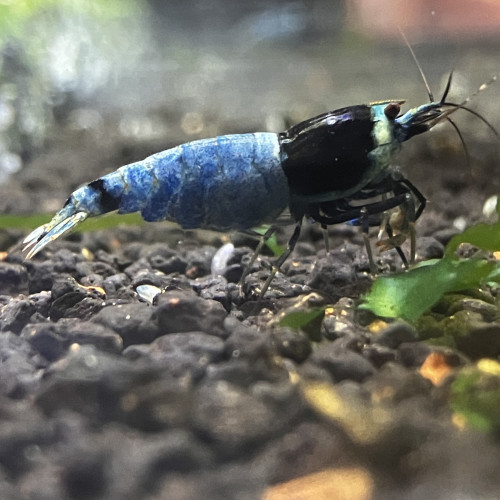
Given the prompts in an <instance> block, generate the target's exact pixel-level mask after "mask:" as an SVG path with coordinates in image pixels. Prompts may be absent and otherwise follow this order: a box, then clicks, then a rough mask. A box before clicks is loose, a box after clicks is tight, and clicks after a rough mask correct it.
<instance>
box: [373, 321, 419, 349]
mask: <svg viewBox="0 0 500 500" xmlns="http://www.w3.org/2000/svg"><path fill="white" fill-rule="evenodd" d="M416 340H417V332H416V331H415V329H414V328H413V327H412V326H411V325H409V324H408V323H403V322H400V321H398V322H395V323H391V324H390V325H389V326H388V327H386V328H384V330H382V331H381V332H380V333H378V334H377V335H374V336H373V341H374V342H375V343H376V344H379V345H381V346H385V347H389V348H390V349H396V348H397V347H398V346H399V345H400V344H402V343H403V342H415V341H416Z"/></svg>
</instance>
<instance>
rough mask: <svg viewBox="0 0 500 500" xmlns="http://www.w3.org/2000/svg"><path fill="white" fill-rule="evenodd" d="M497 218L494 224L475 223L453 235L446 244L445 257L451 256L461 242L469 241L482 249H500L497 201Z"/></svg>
mask: <svg viewBox="0 0 500 500" xmlns="http://www.w3.org/2000/svg"><path fill="white" fill-rule="evenodd" d="M497 214H498V220H497V222H495V223H494V224H486V223H482V224H476V225H475V226H471V227H469V228H467V229H466V230H465V231H464V232H463V233H461V234H457V235H455V236H454V237H453V238H452V239H451V240H450V241H449V242H448V245H446V249H445V257H451V256H453V255H454V253H455V252H456V250H457V248H458V247H459V246H460V245H461V244H462V243H470V244H471V245H474V246H475V247H478V248H481V249H483V250H488V251H490V252H494V251H496V250H500V203H497Z"/></svg>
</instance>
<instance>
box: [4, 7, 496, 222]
mask: <svg viewBox="0 0 500 500" xmlns="http://www.w3.org/2000/svg"><path fill="white" fill-rule="evenodd" d="M398 27H400V28H401V29H402V30H403V31H404V33H405V34H406V36H407V37H408V39H409V40H410V42H411V44H412V46H413V48H414V50H415V52H416V54H417V57H418V58H419V61H420V63H421V65H422V67H423V69H424V71H425V73H426V75H427V78H428V79H429V83H430V85H431V88H432V90H433V92H434V94H435V95H436V96H439V95H440V93H441V92H442V90H443V88H444V85H445V82H446V79H447V77H448V75H449V73H450V71H451V70H452V69H454V79H453V86H452V92H451V98H452V99H454V100H456V101H459V102H460V101H461V100H462V99H463V98H465V97H467V96H469V95H471V94H472V93H473V92H475V90H476V89H477V88H478V87H479V86H480V85H481V84H482V83H484V82H485V81H487V80H489V79H490V77H491V76H492V75H494V74H496V73H498V72H499V71H500V52H499V50H498V49H499V45H498V43H499V37H500V4H499V3H498V2H496V1H494V0H434V1H432V0H391V1H379V0H344V1H333V0H292V1H285V0H248V1H245V2H237V1H234V0H232V1H229V0H187V1H182V2H177V1H173V0H163V1H162V0H0V211H1V212H2V213H4V214H5V213H21V214H22V213H35V212H52V211H54V210H56V209H58V208H59V207H60V204H61V203H62V202H63V201H64V199H65V198H66V197H67V195H68V194H69V192H70V191H71V190H73V189H75V188H76V187H77V186H78V185H80V184H81V183H83V182H87V181H89V180H91V179H93V178H95V177H98V176H100V175H102V174H104V173H107V172H109V171H111V170H114V169H115V168H117V167H118V166H120V165H122V164H124V163H128V162H131V161H135V160H138V159H142V158H143V157H144V156H146V155H148V154H150V153H153V152H156V151H159V150H163V149H166V148H168V147H171V146H174V145H177V144H179V143H181V142H186V141H188V140H193V139H198V138H202V137H210V136H213V135H217V134H226V133H234V132H249V131H255V130H261V131H281V130H283V129H285V128H286V127H288V126H289V125H291V124H293V123H296V122H299V121H301V120H304V119H307V118H309V117H311V116H314V115H315V114H319V113H322V112H324V111H327V110H331V109H336V108H339V107H343V106H347V105H352V104H360V103H368V102H373V101H377V100H385V99H400V98H404V99H406V100H407V104H408V106H415V105H419V104H422V103H423V102H425V101H427V100H428V97H427V93H426V89H425V86H424V83H423V81H422V78H421V77H420V75H419V73H418V70H417V68H416V66H415V63H414V62H413V60H412V58H411V56H410V53H409V51H408V48H407V47H406V46H405V45H404V42H403V40H402V37H401V35H400V32H399V30H398ZM499 87H500V86H499V85H498V84H497V85H496V86H495V85H492V86H491V87H490V88H489V89H487V90H486V91H485V92H483V93H481V94H480V96H478V98H477V99H475V100H474V102H473V105H472V106H473V107H474V109H475V110H477V111H478V112H479V113H481V114H483V115H484V116H485V117H486V119H487V120H489V121H490V122H491V123H492V124H493V125H495V126H498V125H499V121H500V112H499V106H498V105H497V104H496V103H498V102H499V101H498V99H499V96H500V88H499ZM457 115H458V114H457ZM457 122H458V124H459V126H460V127H461V129H462V133H463V135H464V136H465V138H466V142H467V143H468V146H469V148H470V152H471V156H472V158H473V160H474V159H475V160H476V162H479V157H481V158H484V157H485V155H489V156H488V158H489V160H492V159H494V160H495V161H496V158H497V157H498V145H497V144H496V142H495V137H494V135H493V134H492V133H491V132H490V131H489V130H488V128H487V127H486V126H485V125H484V124H482V123H481V122H480V121H479V120H477V119H475V118H474V117H472V116H470V115H465V114H462V116H461V117H460V118H458V119H457ZM443 127H444V128H446V127H445V126H443ZM450 129H451V127H449V128H448V129H447V130H448V132H446V134H448V133H449V139H446V141H447V142H446V141H445V142H444V144H445V145H446V155H447V159H448V160H450V161H451V163H452V165H457V167H456V168H457V169H458V170H457V172H458V171H462V170H464V171H465V170H466V169H467V168H469V167H467V166H464V159H463V152H462V151H461V146H460V142H459V139H458V138H457V137H456V135H453V134H454V133H453V130H450ZM438 135H439V134H438ZM446 137H448V135H446ZM412 142H415V144H412V145H411V146H409V147H408V148H405V153H404V154H405V155H406V156H407V157H406V159H404V160H403V161H402V163H410V165H411V157H412V155H414V154H416V153H415V151H416V152H417V153H419V152H422V151H424V152H427V153H426V154H431V153H429V152H432V151H435V150H436V148H437V149H439V148H438V146H436V144H435V141H434V142H433V140H431V139H430V138H429V137H426V138H423V139H422V138H416V139H415V141H412ZM439 144H440V146H439V147H441V148H442V145H443V141H442V140H440V143H439ZM432 154H437V153H432ZM450 155H451V156H450ZM408 158H409V159H408ZM488 165H491V161H490V162H489V163H488ZM454 168H455V167H454ZM488 168H489V169H490V167H488ZM409 170H410V171H411V167H410V169H409ZM410 171H408V169H407V173H408V174H409V177H410V178H411V179H412V180H415V175H416V176H417V177H418V176H419V175H420V177H424V178H428V174H427V173H421V174H419V173H418V172H416V173H415V175H413V176H412V175H410ZM489 172H491V170H489ZM451 175H452V176H455V173H454V172H453V171H452V172H451ZM464 182H468V181H464ZM485 185H486V187H485V189H487V188H488V187H489V188H491V189H494V188H493V187H492V186H491V176H489V177H488V178H487V179H486V182H485Z"/></svg>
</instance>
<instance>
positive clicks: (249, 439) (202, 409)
mask: <svg viewBox="0 0 500 500" xmlns="http://www.w3.org/2000/svg"><path fill="white" fill-rule="evenodd" d="M192 411H193V413H192V417H191V418H192V420H193V425H194V426H195V428H196V429H197V430H198V431H199V432H201V433H202V435H203V436H204V437H205V438H206V439H210V440H212V441H213V442H214V445H215V446H216V448H217V449H219V451H220V452H221V453H223V454H224V455H225V454H230V455H234V454H237V453H240V452H241V451H242V450H246V451H247V452H248V451H250V447H251V446H256V445H257V443H259V442H261V441H263V440H264V439H267V438H269V437H270V436H271V435H273V434H275V433H276V432H277V431H278V430H279V429H282V428H283V427H284V426H285V424H286V420H284V419H279V418H277V417H278V412H277V411H276V410H275V409H273V408H272V407H270V405H267V404H265V403H264V402H262V401H261V400H260V399H259V398H257V397H255V396H253V395H252V394H250V393H248V392H247V391H245V390H244V389H243V388H242V387H240V386H237V385H234V384H232V383H231V382H228V381H223V380H220V381H214V382H207V383H204V384H201V385H200V387H199V388H198V389H197V390H196V393H195V397H194V402H193V408H192Z"/></svg>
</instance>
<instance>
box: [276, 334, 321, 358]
mask: <svg viewBox="0 0 500 500" xmlns="http://www.w3.org/2000/svg"><path fill="white" fill-rule="evenodd" d="M270 340H271V342H272V343H273V344H274V347H275V349H276V350H277V351H278V352H279V353H280V354H281V355H282V356H283V357H285V358H290V359H292V360H293V361H295V362H297V363H302V361H305V360H306V359H307V358H308V357H309V355H310V354H311V351H312V347H311V342H310V341H309V338H308V337H307V336H306V335H305V334H304V333H302V332H301V331H299V330H292V329H290V328H279V329H276V330H274V331H273V332H272V334H271V337H270Z"/></svg>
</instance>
